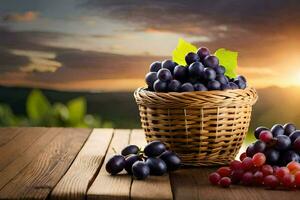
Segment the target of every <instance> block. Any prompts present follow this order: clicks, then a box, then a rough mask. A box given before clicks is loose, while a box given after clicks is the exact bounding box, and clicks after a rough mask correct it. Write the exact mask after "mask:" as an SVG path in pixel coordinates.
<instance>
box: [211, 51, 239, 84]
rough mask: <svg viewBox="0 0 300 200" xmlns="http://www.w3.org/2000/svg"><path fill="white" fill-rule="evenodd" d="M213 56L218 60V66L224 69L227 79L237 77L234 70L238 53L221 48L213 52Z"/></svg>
mask: <svg viewBox="0 0 300 200" xmlns="http://www.w3.org/2000/svg"><path fill="white" fill-rule="evenodd" d="M215 56H216V57H217V58H218V59H219V62H220V65H223V66H224V67H225V69H226V72H225V75H226V76H228V77H229V78H235V77H236V76H237V73H236V68H237V56H238V52H234V51H229V50H226V49H224V48H221V49H218V50H217V51H216V52H215Z"/></svg>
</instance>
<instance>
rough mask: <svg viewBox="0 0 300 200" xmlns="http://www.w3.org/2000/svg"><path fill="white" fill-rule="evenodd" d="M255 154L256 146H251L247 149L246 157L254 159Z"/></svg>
mask: <svg viewBox="0 0 300 200" xmlns="http://www.w3.org/2000/svg"><path fill="white" fill-rule="evenodd" d="M255 153H256V152H255V149H254V144H250V145H249V146H248V147H247V149H246V155H247V156H248V157H251V158H252V156H253V155H254V154H255Z"/></svg>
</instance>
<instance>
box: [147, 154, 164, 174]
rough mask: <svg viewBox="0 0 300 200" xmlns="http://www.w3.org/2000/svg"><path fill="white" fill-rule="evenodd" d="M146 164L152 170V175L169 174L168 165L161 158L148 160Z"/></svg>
mask: <svg viewBox="0 0 300 200" xmlns="http://www.w3.org/2000/svg"><path fill="white" fill-rule="evenodd" d="M146 164H147V165H148V167H149V168H150V174H151V175H154V176H162V175H164V174H165V173H166V172H167V165H166V163H165V162H164V161H163V160H162V159H160V158H152V157H150V158H147V160H146Z"/></svg>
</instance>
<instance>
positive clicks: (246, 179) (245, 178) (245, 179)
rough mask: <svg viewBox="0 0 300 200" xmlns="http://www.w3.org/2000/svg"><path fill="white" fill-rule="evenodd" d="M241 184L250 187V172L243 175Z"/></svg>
mask: <svg viewBox="0 0 300 200" xmlns="http://www.w3.org/2000/svg"><path fill="white" fill-rule="evenodd" d="M242 182H243V184H244V185H251V184H252V183H253V174H252V173H251V172H246V173H244V174H243V177H242Z"/></svg>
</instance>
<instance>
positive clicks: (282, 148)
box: [246, 123, 300, 166]
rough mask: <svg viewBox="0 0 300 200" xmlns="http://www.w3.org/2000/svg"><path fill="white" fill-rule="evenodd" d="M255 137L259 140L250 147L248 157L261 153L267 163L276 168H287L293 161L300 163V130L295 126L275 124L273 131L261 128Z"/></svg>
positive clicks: (256, 131) (247, 151) (257, 130)
mask: <svg viewBox="0 0 300 200" xmlns="http://www.w3.org/2000/svg"><path fill="white" fill-rule="evenodd" d="M254 135H255V137H256V138H257V139H258V140H257V141H256V142H254V143H253V144H250V145H249V146H248V148H247V150H246V155H247V156H248V157H252V156H253V155H254V154H255V153H258V152H261V153H263V154H265V156H266V162H267V163H268V164H270V165H275V166H286V165H287V164H288V163H289V162H291V161H296V162H300V130H297V128H296V126H295V125H294V124H292V123H287V124H285V125H281V124H275V125H274V126H273V127H272V128H271V129H268V128H266V127H263V126H261V127H258V128H257V129H256V130H255V132H254Z"/></svg>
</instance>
